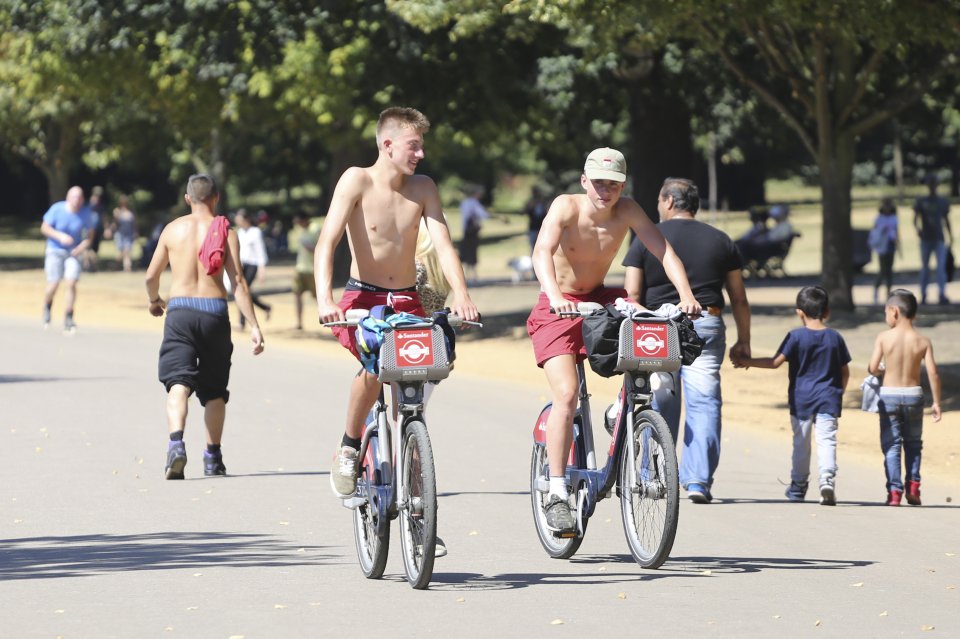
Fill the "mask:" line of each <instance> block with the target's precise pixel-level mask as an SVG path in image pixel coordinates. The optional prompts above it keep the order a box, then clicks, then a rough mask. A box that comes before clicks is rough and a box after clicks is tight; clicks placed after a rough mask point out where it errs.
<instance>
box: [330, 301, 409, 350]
mask: <svg viewBox="0 0 960 639" xmlns="http://www.w3.org/2000/svg"><path fill="white" fill-rule="evenodd" d="M388 296H390V301H389V304H390V306H392V307H393V310H395V311H397V312H398V313H412V314H413V315H419V316H420V317H424V316H425V315H426V314H425V312H424V310H423V306H421V305H420V296H419V295H417V293H416V291H396V292H394V293H387V292H383V293H381V292H377V293H373V292H370V291H352V290H347V291H344V292H343V297H341V298H340V302H339V303H337V306H339V307H340V308H342V309H343V311H344V312H347V311H349V310H350V309H352V308H366V309H370V308H373V307H374V306H376V305H377V304H387V303H388V302H387V297H388ZM330 330H332V331H333V334H334V336H336V338H337V341H338V342H340V344H341V345H342V346H343V347H344V348H345V349H347V350H348V351H350V352H351V353H353V356H354V357H356V358H357V361H359V360H360V354H359V353H358V352H357V327H355V326H331V327H330Z"/></svg>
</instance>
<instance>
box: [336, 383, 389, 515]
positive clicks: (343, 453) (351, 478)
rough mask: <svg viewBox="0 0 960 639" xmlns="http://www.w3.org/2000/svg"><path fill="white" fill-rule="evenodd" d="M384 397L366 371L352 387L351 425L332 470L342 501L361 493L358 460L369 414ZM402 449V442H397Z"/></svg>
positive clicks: (349, 421) (349, 400)
mask: <svg viewBox="0 0 960 639" xmlns="http://www.w3.org/2000/svg"><path fill="white" fill-rule="evenodd" d="M379 394H380V382H379V381H378V380H377V378H376V377H374V376H373V375H371V374H370V373H368V372H367V371H365V370H362V371H360V373H358V374H357V376H356V377H354V378H353V382H352V383H351V385H350V397H349V399H348V400H347V425H346V428H345V430H344V437H343V441H342V442H341V443H340V444H339V445H338V446H337V453H336V455H335V456H334V458H333V467H332V469H331V470H330V487H331V489H332V490H333V494H334V495H335V496H337V497H339V498H340V499H348V498H349V497H351V496H352V495H353V494H354V492H355V491H356V489H357V458H358V454H359V449H360V439H361V438H362V437H363V427H364V422H365V421H366V417H367V414H368V413H369V412H370V409H371V408H372V407H373V403H374V402H375V401H376V400H377V396H378V395H379ZM395 445H397V446H399V445H400V443H399V442H395Z"/></svg>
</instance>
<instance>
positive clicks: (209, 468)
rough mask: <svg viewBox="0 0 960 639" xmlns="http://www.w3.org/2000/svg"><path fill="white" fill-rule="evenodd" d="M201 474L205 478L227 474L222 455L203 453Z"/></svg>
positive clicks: (218, 453) (219, 453)
mask: <svg viewBox="0 0 960 639" xmlns="http://www.w3.org/2000/svg"><path fill="white" fill-rule="evenodd" d="M203 474H204V475H206V476H207V477H215V476H217V475H226V474H227V467H226V466H224V465H223V453H221V452H219V451H218V452H216V453H211V452H209V451H206V450H205V451H203Z"/></svg>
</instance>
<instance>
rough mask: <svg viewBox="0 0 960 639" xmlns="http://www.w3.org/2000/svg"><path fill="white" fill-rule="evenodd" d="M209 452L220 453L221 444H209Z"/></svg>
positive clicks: (212, 453)
mask: <svg viewBox="0 0 960 639" xmlns="http://www.w3.org/2000/svg"><path fill="white" fill-rule="evenodd" d="M207 452H208V453H210V454H211V455H219V454H220V444H207Z"/></svg>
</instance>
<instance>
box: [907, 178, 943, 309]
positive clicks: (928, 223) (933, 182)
mask: <svg viewBox="0 0 960 639" xmlns="http://www.w3.org/2000/svg"><path fill="white" fill-rule="evenodd" d="M925 182H926V183H927V188H928V189H929V190H930V192H929V194H928V195H926V196H924V197H918V198H917V201H916V202H915V203H914V205H913V211H914V215H913V225H914V227H915V228H916V229H917V234H918V235H919V236H920V303H921V304H926V303H927V284H929V283H930V255H931V254H933V255H936V256H937V288H938V289H939V290H940V303H941V304H949V303H950V300H949V299H947V251H949V250H950V248H951V247H952V245H953V230H952V229H951V228H950V202H949V201H948V200H947V199H946V198H943V197H940V196H939V195H937V187H938V186H939V185H940V180H939V178H937V176H936V175H929V176H927V179H926V180H925ZM944 228H946V233H944Z"/></svg>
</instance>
